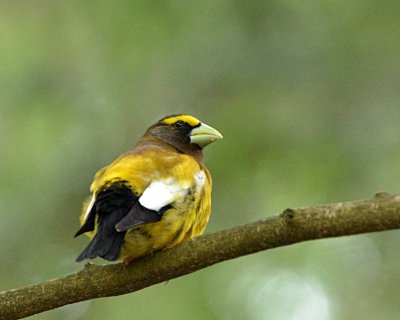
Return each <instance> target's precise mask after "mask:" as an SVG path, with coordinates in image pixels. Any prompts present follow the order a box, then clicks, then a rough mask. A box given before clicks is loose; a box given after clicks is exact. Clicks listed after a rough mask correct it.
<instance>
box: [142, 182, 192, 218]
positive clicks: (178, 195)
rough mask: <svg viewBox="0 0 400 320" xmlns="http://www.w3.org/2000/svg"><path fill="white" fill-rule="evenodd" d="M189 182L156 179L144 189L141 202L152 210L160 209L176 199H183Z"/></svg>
mask: <svg viewBox="0 0 400 320" xmlns="http://www.w3.org/2000/svg"><path fill="white" fill-rule="evenodd" d="M188 190H189V184H187V183H185V184H184V185H181V184H179V183H177V182H176V181H175V180H174V179H164V180H155V181H153V182H152V183H150V185H149V186H148V187H147V188H146V190H144V192H143V194H142V196H141V197H140V198H139V203H140V204H141V205H142V206H143V207H145V208H147V209H150V210H155V211H158V210H160V209H161V208H162V207H165V206H166V205H169V204H171V203H173V202H175V201H176V200H180V199H183V198H184V197H185V195H186V193H187V192H188Z"/></svg>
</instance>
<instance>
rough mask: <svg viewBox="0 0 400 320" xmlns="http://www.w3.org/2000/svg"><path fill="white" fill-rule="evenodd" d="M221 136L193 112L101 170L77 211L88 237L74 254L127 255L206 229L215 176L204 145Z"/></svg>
mask: <svg viewBox="0 0 400 320" xmlns="http://www.w3.org/2000/svg"><path fill="white" fill-rule="evenodd" d="M220 139H222V135H221V134H220V133H219V132H218V131H217V130H215V129H213V128H211V127H209V126H208V125H206V124H204V123H202V122H200V120H198V119H196V118H194V117H192V116H189V115H183V114H180V115H172V116H168V117H165V118H163V119H161V120H160V121H158V122H157V123H156V124H154V125H152V126H151V127H150V128H149V129H147V131H146V132H145V134H144V136H143V137H142V139H141V140H140V141H139V142H138V143H137V145H136V146H135V148H134V149H133V150H131V151H128V152H127V153H124V154H123V155H121V156H120V157H119V158H117V159H116V160H115V161H114V162H112V163H111V164H110V165H108V166H106V167H104V168H102V169H100V170H99V171H98V172H97V173H96V175H95V177H94V181H93V183H92V185H91V186H90V191H91V192H92V194H93V195H92V197H91V198H90V199H89V200H88V201H86V203H85V205H84V210H83V212H82V215H81V217H80V223H81V228H80V229H79V230H78V232H77V233H76V235H75V237H76V236H79V235H80V234H83V233H85V234H86V235H88V236H89V237H90V238H91V241H90V243H89V244H88V246H87V247H86V248H85V249H84V250H83V251H82V253H81V254H80V255H79V256H78V258H77V259H76V260H77V261H82V260H84V259H92V258H96V257H101V258H103V259H106V260H117V259H120V260H124V261H125V262H126V263H129V261H131V260H132V259H134V258H137V257H141V256H144V255H146V254H149V253H151V252H154V251H157V250H160V249H165V248H170V247H173V246H175V245H177V244H179V243H181V242H183V241H186V240H189V239H191V238H193V237H196V236H198V235H201V234H202V233H203V232H204V229H205V227H206V225H207V222H208V219H209V217H210V211H211V175H210V172H209V171H208V169H207V168H206V167H205V165H204V162H203V148H204V147H206V146H207V145H208V144H210V143H211V142H214V141H217V140H220Z"/></svg>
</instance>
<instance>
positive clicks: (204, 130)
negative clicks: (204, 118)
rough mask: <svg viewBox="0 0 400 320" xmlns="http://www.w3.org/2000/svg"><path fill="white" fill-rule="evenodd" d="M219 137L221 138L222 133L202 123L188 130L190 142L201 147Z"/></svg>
mask: <svg viewBox="0 0 400 320" xmlns="http://www.w3.org/2000/svg"><path fill="white" fill-rule="evenodd" d="M221 139H223V137H222V134H220V133H219V132H218V131H217V130H215V129H214V128H211V127H210V126H208V125H206V124H204V123H202V124H201V125H200V126H199V127H197V128H194V129H193V130H192V131H191V132H190V143H195V144H197V145H198V146H199V147H200V148H202V149H203V148H204V147H206V146H207V145H209V144H210V143H211V142H214V141H218V140H221Z"/></svg>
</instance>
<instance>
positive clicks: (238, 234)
mask: <svg viewBox="0 0 400 320" xmlns="http://www.w3.org/2000/svg"><path fill="white" fill-rule="evenodd" d="M399 228H400V195H396V196H395V195H389V194H386V193H380V194H377V195H376V196H375V197H374V198H373V199H371V200H364V201H354V202H344V203H336V204H330V205H324V206H318V207H308V208H298V209H286V210H285V211H284V212H283V213H282V214H280V215H278V216H274V217H271V218H266V219H262V220H259V221H256V222H253V223H249V224H246V225H242V226H238V227H235V228H232V229H229V230H224V231H219V232H216V233H213V234H209V235H205V236H202V237H198V238H196V239H194V240H192V241H189V242H187V243H184V244H182V245H180V246H177V247H175V248H172V249H170V250H166V251H162V252H158V253H156V254H154V255H152V256H147V257H144V258H142V259H139V260H137V261H134V262H132V263H131V264H130V265H129V266H124V265H123V264H121V263H118V264H113V265H104V266H102V265H94V264H90V263H88V264H86V265H85V267H84V268H83V269H82V270H81V271H79V272H77V273H74V274H70V275H67V276H65V277H62V278H58V279H53V280H49V281H46V282H43V283H39V284H35V285H31V286H27V287H23V288H19V289H13V290H10V291H5V292H0V319H3V320H10V319H20V318H23V317H27V316H30V315H33V314H37V313H40V312H43V311H46V310H51V309H54V308H57V307H61V306H63V305H66V304H70V303H76V302H79V301H84V300H89V299H94V298H99V297H107V296H116V295H121V294H125V293H130V292H134V291H137V290H140V289H143V288H145V287H148V286H151V285H154V284H157V283H160V282H163V281H167V280H170V279H173V278H176V277H179V276H182V275H185V274H188V273H192V272H194V271H197V270H199V269H202V268H205V267H208V266H211V265H213V264H215V263H218V262H221V261H224V260H229V259H234V258H236V257H240V256H243V255H247V254H251V253H255V252H258V251H261V250H267V249H272V248H276V247H281V246H286V245H290V244H294V243H299V242H303V241H307V240H312V239H322V238H329V237H338V236H345V235H354V234H359V233H366V232H376V231H384V230H391V229H399Z"/></svg>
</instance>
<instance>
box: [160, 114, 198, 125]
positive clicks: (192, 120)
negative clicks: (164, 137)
mask: <svg viewBox="0 0 400 320" xmlns="http://www.w3.org/2000/svg"><path fill="white" fill-rule="evenodd" d="M179 120H181V121H185V122H186V123H188V124H189V125H190V126H192V127H195V126H197V125H198V124H199V123H200V120H198V119H196V118H195V117H192V116H188V115H179V116H173V117H169V118H166V119H164V120H163V121H162V123H165V124H168V125H171V124H173V123H175V122H177V121H179Z"/></svg>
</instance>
